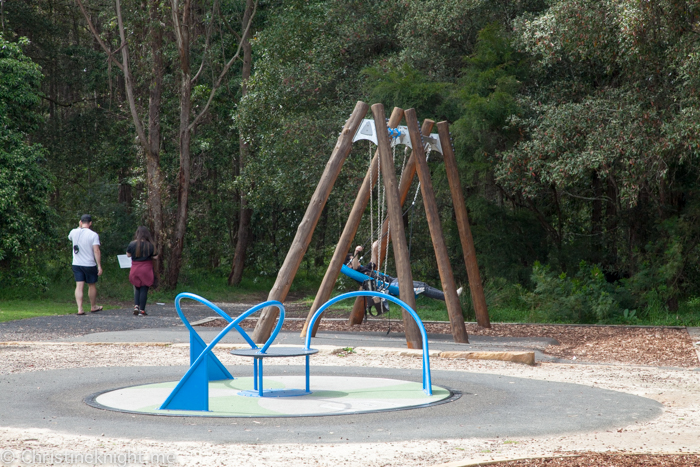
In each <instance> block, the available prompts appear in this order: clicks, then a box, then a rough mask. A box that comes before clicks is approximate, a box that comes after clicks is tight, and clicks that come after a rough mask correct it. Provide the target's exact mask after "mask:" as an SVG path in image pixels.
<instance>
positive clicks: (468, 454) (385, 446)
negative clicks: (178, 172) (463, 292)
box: [0, 343, 700, 467]
mask: <svg viewBox="0 0 700 467" xmlns="http://www.w3.org/2000/svg"><path fill="white" fill-rule="evenodd" d="M145 354H147V355H148V358H146V359H144V358H143V356H144V355H145ZM218 355H219V357H220V358H221V359H222V361H223V362H224V363H225V364H248V363H249V362H247V361H246V360H245V359H241V358H238V357H234V356H231V355H229V354H228V353H226V352H219V353H218ZM187 361H188V350H187V348H185V347H175V346H165V347H163V346H150V347H143V346H123V345H97V346H96V345H89V346H88V345H78V344H75V345H53V344H50V343H47V344H43V345H26V346H0V375H3V374H9V373H21V372H28V371H42V370H48V369H58V368H77V367H109V366H143V365H151V366H164V365H183V364H186V363H187ZM276 363H277V364H279V365H290V364H291V365H296V364H298V362H297V361H296V360H290V361H284V360H280V361H278V362H276ZM431 363H432V367H433V368H434V369H435V370H447V371H470V372H480V373H488V374H497V375H503V376H515V377H521V378H532V379H537V380H544V381H560V382H568V383H577V384H584V385H587V386H593V387H599V388H605V389H611V390H616V391H623V392H626V393H630V394H635V395H639V396H643V397H648V398H651V399H654V400H656V401H658V402H660V403H662V404H663V405H664V407H665V411H664V413H663V415H661V416H660V417H659V418H657V419H655V420H652V421H650V422H645V423H639V424H634V425H630V426H626V427H621V428H620V429H619V430H617V431H612V430H611V431H605V432H594V433H582V434H574V435H567V436H556V437H543V438H517V439H499V438H496V439H446V440H443V441H421V442H420V443H415V442H391V443H352V444H314V445H308V444H284V445H256V444H250V445H237V444H225V445H218V444H217V445H214V444H208V443H176V442H160V441H155V440H149V439H146V438H145V437H146V436H147V433H144V434H135V436H134V439H115V438H104V437H101V436H99V434H96V436H76V435H72V434H70V433H59V432H55V431H51V430H46V429H32V428H29V429H21V430H20V429H14V428H12V429H11V428H0V446H2V448H4V449H9V450H11V451H13V452H15V453H19V452H20V451H21V450H24V449H33V450H35V451H36V452H49V451H52V450H54V451H55V450H62V451H72V452H83V453H84V452H92V451H93V450H98V451H100V452H111V453H117V452H125V451H127V450H130V451H132V452H143V453H172V454H174V455H175V456H176V457H177V459H178V462H179V463H180V464H181V465H196V464H198V465H201V466H218V465H240V464H241V463H243V462H245V463H246V464H249V465H256V466H280V465H319V466H370V467H373V466H406V465H411V466H430V465H434V464H441V463H447V462H455V461H460V462H458V463H457V464H454V465H460V464H463V463H464V462H465V459H466V460H470V461H491V460H498V459H507V458H511V459H512V458H522V457H531V456H543V455H562V454H574V453H580V452H589V451H594V452H637V453H650V452H651V453H664V452H666V453H699V452H700V372H699V371H696V370H691V369H683V368H657V367H650V366H631V365H607V364H601V365H585V366H581V365H562V364H549V363H543V364H539V365H537V366H535V367H529V366H525V365H515V364H509V363H503V362H488V361H487V362H485V361H469V360H455V361H450V360H443V359H436V360H434V361H433V362H431ZM314 365H330V366H353V367H363V366H369V367H378V368H382V367H384V368H414V369H417V368H420V359H419V358H412V357H401V356H394V355H391V356H388V355H376V354H369V353H368V354H364V353H363V352H358V353H351V354H347V355H344V356H340V355H320V356H318V357H317V358H315V360H314ZM0 424H1V422H0ZM691 460H692V459H691ZM692 462H694V460H693V461H692ZM633 465H634V464H633ZM663 465H674V464H663ZM675 465H682V464H675ZM686 465H692V464H686Z"/></svg>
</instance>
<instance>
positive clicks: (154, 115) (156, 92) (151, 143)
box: [144, 0, 164, 277]
mask: <svg viewBox="0 0 700 467" xmlns="http://www.w3.org/2000/svg"><path fill="white" fill-rule="evenodd" d="M158 3H159V1H158V0H152V1H151V2H150V4H149V17H150V19H151V24H152V27H153V29H151V55H152V60H153V62H152V69H151V70H152V71H151V72H152V77H151V79H152V81H151V86H150V89H149V96H148V142H147V144H144V146H145V149H146V151H145V152H146V177H147V187H148V201H147V203H148V219H149V227H150V229H151V232H152V233H153V240H154V241H155V243H156V253H157V254H158V258H156V260H155V263H154V264H153V269H154V271H155V273H156V275H157V276H158V277H160V275H161V274H162V273H163V238H164V235H163V202H162V198H161V193H162V190H163V174H162V172H161V170H160V102H161V96H162V93H163V53H162V49H163V28H162V27H161V26H160V23H161V18H160V15H159V14H158ZM144 143H146V142H144Z"/></svg>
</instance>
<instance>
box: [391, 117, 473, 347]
mask: <svg viewBox="0 0 700 467" xmlns="http://www.w3.org/2000/svg"><path fill="white" fill-rule="evenodd" d="M405 115H406V124H407V126H408V134H409V135H410V136H411V144H412V145H413V154H415V155H416V172H418V180H419V181H420V191H421V194H422V195H423V206H424V207H425V215H426V216H427V218H428V228H429V229H430V237H431V238H432V240H433V249H434V250H435V258H436V259H437V266H438V272H439V273H440V282H442V290H443V292H445V304H446V305H447V314H448V315H449V317H450V327H451V328H452V338H453V339H454V341H455V342H460V343H468V342H469V339H468V337H467V330H466V328H465V327H464V317H463V316H462V307H461V305H460V304H459V297H458V296H457V287H456V286H455V278H454V275H453V274H452V266H450V256H449V255H448V254H447V245H445V236H444V235H443V233H442V225H441V224H440V213H439V211H438V207H437V201H435V191H434V190H433V181H432V180H431V178H430V169H429V168H428V162H427V161H426V160H425V150H424V149H423V138H422V137H421V134H420V132H419V130H418V119H417V118H416V110H415V109H408V110H407V111H406V112H405Z"/></svg>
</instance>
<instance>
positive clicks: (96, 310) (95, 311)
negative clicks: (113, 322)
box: [90, 306, 102, 313]
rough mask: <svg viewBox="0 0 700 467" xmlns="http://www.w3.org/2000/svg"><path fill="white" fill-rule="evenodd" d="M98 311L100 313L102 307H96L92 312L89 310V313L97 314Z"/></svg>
mask: <svg viewBox="0 0 700 467" xmlns="http://www.w3.org/2000/svg"><path fill="white" fill-rule="evenodd" d="M98 311H102V307H101V306H98V307H97V308H95V309H94V310H90V313H97V312H98Z"/></svg>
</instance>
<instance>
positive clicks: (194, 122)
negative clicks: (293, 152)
mask: <svg viewBox="0 0 700 467" xmlns="http://www.w3.org/2000/svg"><path fill="white" fill-rule="evenodd" d="M173 2H177V0H173ZM257 9H258V0H255V3H254V4H253V13H252V14H251V15H250V19H249V20H248V24H247V25H246V28H245V31H244V32H243V39H242V40H240V41H239V42H238V49H237V50H236V54H235V55H234V56H233V57H231V60H229V61H228V63H226V66H224V69H223V70H222V71H221V74H219V78H218V79H217V80H216V83H214V86H213V87H212V89H211V92H210V93H209V99H208V100H207V103H206V105H205V106H204V108H203V109H202V111H201V112H200V113H199V115H197V116H196V117H195V118H194V120H192V123H190V126H189V127H188V128H187V129H188V130H189V131H191V130H192V129H193V128H195V126H196V125H197V124H198V123H199V121H200V120H201V118H202V117H203V116H204V114H205V113H206V112H207V110H209V105H210V104H211V101H213V100H214V96H215V95H216V91H217V90H218V89H219V86H221V82H222V81H223V79H224V77H225V76H226V73H228V70H229V69H230V68H231V65H233V62H235V61H236V60H237V59H238V58H239V57H240V55H241V48H242V47H243V41H244V40H246V39H247V37H248V32H249V31H250V26H251V25H252V24H253V18H254V17H255V12H256V11H257Z"/></svg>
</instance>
